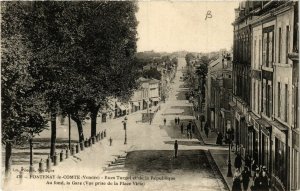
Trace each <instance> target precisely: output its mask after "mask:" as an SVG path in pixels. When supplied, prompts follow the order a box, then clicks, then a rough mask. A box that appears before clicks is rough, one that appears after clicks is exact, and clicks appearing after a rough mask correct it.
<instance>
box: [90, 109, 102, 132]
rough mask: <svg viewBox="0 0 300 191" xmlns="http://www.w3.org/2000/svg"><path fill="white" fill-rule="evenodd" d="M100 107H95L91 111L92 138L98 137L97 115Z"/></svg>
mask: <svg viewBox="0 0 300 191" xmlns="http://www.w3.org/2000/svg"><path fill="white" fill-rule="evenodd" d="M99 109H100V107H99V106H97V107H94V108H91V109H90V112H91V137H94V136H96V134H97V115H98V111H99Z"/></svg>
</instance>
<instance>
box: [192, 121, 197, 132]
mask: <svg viewBox="0 0 300 191" xmlns="http://www.w3.org/2000/svg"><path fill="white" fill-rule="evenodd" d="M195 129H196V128H195V124H194V123H193V125H192V133H195Z"/></svg>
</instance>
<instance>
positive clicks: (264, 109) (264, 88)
mask: <svg viewBox="0 0 300 191" xmlns="http://www.w3.org/2000/svg"><path fill="white" fill-rule="evenodd" d="M262 97H263V103H262V104H263V107H262V112H263V113H266V107H267V105H266V81H265V79H264V80H263V91H262Z"/></svg>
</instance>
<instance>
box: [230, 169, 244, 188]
mask: <svg viewBox="0 0 300 191" xmlns="http://www.w3.org/2000/svg"><path fill="white" fill-rule="evenodd" d="M232 191H242V187H241V173H240V171H239V169H235V172H234V175H233V183H232Z"/></svg>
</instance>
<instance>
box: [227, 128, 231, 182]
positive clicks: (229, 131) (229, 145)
mask: <svg viewBox="0 0 300 191" xmlns="http://www.w3.org/2000/svg"><path fill="white" fill-rule="evenodd" d="M231 133H232V132H231V128H230V126H227V135H228V138H229V140H228V141H229V144H228V171H227V177H232V171H231V159H230V158H231V157H230V148H231V141H232V140H231Z"/></svg>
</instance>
